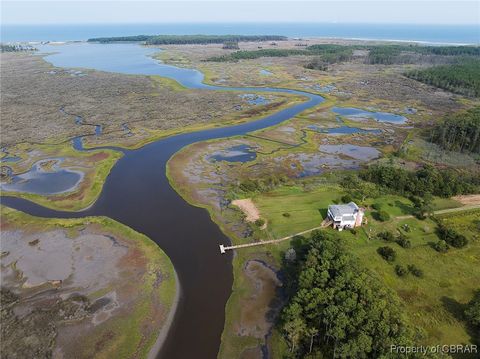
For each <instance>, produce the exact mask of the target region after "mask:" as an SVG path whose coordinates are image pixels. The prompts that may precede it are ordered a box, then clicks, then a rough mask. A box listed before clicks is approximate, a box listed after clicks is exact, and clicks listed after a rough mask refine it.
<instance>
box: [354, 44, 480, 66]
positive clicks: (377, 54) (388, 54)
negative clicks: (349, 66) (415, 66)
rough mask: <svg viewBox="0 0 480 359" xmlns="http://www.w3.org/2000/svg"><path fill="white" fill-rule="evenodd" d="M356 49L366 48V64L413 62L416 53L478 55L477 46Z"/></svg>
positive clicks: (399, 46) (401, 46)
mask: <svg viewBox="0 0 480 359" xmlns="http://www.w3.org/2000/svg"><path fill="white" fill-rule="evenodd" d="M357 48H358V49H362V50H368V56H367V58H366V60H365V63H367V64H382V65H391V64H402V63H415V62H417V61H418V60H417V58H416V57H414V56H412V55H413V54H416V55H439V56H480V47H478V46H419V45H374V46H368V45H367V46H359V47H357Z"/></svg>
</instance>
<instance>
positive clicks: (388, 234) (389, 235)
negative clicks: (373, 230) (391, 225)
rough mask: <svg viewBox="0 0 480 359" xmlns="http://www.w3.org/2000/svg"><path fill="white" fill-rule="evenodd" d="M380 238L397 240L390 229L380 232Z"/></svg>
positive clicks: (388, 240)
mask: <svg viewBox="0 0 480 359" xmlns="http://www.w3.org/2000/svg"><path fill="white" fill-rule="evenodd" d="M378 238H380V239H383V240H384V241H387V242H393V241H395V236H394V235H393V233H392V232H390V231H384V232H380V233H379V234H378Z"/></svg>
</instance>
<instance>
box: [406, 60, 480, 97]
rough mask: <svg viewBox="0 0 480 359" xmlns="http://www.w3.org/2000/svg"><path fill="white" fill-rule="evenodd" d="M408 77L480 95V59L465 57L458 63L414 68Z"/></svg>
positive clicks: (460, 91)
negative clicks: (419, 68) (421, 68)
mask: <svg viewBox="0 0 480 359" xmlns="http://www.w3.org/2000/svg"><path fill="white" fill-rule="evenodd" d="M405 75H406V76H407V77H410V78H412V79H415V80H417V81H420V82H424V83H426V84H428V85H432V86H435V87H439V88H442V89H444V90H448V91H451V92H454V93H458V94H461V95H465V96H471V97H479V96H480V60H479V59H465V60H462V61H459V62H458V63H454V64H450V65H442V66H434V67H430V68H427V69H424V70H412V71H410V72H407V73H406V74H405Z"/></svg>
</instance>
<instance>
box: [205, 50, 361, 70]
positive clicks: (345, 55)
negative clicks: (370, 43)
mask: <svg viewBox="0 0 480 359" xmlns="http://www.w3.org/2000/svg"><path fill="white" fill-rule="evenodd" d="M352 54H353V48H352V47H348V46H342V45H312V46H308V47H307V48H306V49H261V50H250V51H246V50H242V51H236V52H233V53H231V54H228V55H222V56H214V57H210V58H208V59H207V61H213V62H227V61H238V60H250V59H258V58H261V57H288V56H298V55H301V56H312V55H315V56H319V59H318V60H317V61H320V62H321V63H325V64H332V63H336V62H342V61H348V60H350V58H351V57H352ZM306 66H307V67H308V66H312V67H311V68H313V66H314V64H313V62H312V63H311V64H310V65H309V64H307V65H306Z"/></svg>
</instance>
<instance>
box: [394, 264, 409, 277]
mask: <svg viewBox="0 0 480 359" xmlns="http://www.w3.org/2000/svg"><path fill="white" fill-rule="evenodd" d="M395 273H397V275H398V276H399V277H404V276H406V275H407V274H408V269H407V268H405V267H404V266H402V265H400V264H397V265H396V266H395Z"/></svg>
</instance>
